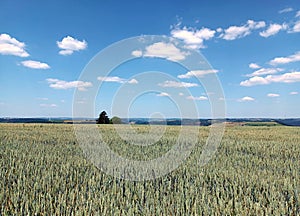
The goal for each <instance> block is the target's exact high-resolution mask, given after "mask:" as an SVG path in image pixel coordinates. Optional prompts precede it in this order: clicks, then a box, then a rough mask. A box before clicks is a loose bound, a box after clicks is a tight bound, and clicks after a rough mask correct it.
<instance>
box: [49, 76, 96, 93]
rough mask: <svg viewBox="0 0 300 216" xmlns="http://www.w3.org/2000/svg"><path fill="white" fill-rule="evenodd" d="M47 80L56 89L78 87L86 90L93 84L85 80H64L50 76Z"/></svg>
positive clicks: (80, 89)
mask: <svg viewBox="0 0 300 216" xmlns="http://www.w3.org/2000/svg"><path fill="white" fill-rule="evenodd" d="M46 81H47V82H48V83H49V84H50V85H49V87H50V88H54V89H70V88H78V90H79V91H85V90H87V88H88V87H92V86H93V84H92V83H91V82H83V81H70V82H67V81H64V80H59V79H53V78H48V79H46Z"/></svg>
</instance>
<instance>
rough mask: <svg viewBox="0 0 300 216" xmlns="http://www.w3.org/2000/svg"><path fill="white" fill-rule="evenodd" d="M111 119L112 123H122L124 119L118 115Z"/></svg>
mask: <svg viewBox="0 0 300 216" xmlns="http://www.w3.org/2000/svg"><path fill="white" fill-rule="evenodd" d="M110 121H111V124H122V120H121V119H120V118H119V117H117V116H114V117H112V118H111V120H110Z"/></svg>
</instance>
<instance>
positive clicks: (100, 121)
mask: <svg viewBox="0 0 300 216" xmlns="http://www.w3.org/2000/svg"><path fill="white" fill-rule="evenodd" d="M96 123H97V124H122V120H121V119H120V118H119V117H117V116H114V117H112V118H111V119H109V118H108V116H107V113H106V112H105V111H102V112H101V113H100V114H99V117H98V119H97V120H96Z"/></svg>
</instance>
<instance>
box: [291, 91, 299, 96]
mask: <svg viewBox="0 0 300 216" xmlns="http://www.w3.org/2000/svg"><path fill="white" fill-rule="evenodd" d="M297 94H299V92H296V91H293V92H290V95H297Z"/></svg>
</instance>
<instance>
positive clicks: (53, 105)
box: [40, 104, 57, 108]
mask: <svg viewBox="0 0 300 216" xmlns="http://www.w3.org/2000/svg"><path fill="white" fill-rule="evenodd" d="M40 107H52V108H53V107H57V105H56V104H40Z"/></svg>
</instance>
